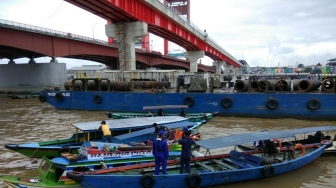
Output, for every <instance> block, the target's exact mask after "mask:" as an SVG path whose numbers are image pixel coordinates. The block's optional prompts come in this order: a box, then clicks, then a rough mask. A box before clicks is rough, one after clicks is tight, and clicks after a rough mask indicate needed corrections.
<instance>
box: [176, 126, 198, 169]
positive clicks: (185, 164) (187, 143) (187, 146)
mask: <svg viewBox="0 0 336 188" xmlns="http://www.w3.org/2000/svg"><path fill="white" fill-rule="evenodd" d="M189 136H190V132H189V131H188V130H187V131H183V135H182V139H179V140H176V139H175V141H177V142H178V143H179V144H181V145H182V150H181V157H180V165H181V166H180V174H183V170H184V169H186V171H187V173H188V174H190V157H191V146H192V145H195V146H199V144H196V142H195V141H194V140H192V139H191V138H189Z"/></svg>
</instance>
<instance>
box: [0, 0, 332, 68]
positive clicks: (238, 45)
mask: <svg viewBox="0 0 336 188" xmlns="http://www.w3.org/2000/svg"><path fill="white" fill-rule="evenodd" d="M0 19H4V20H10V21H15V22H20V23H25V24H30V25H35V26H40V27H45V28H50V29H54V30H59V31H64V32H70V33H74V34H78V35H83V36H88V37H94V38H98V39H102V40H107V38H106V36H105V31H104V25H105V24H106V21H105V20H103V19H101V18H99V17H97V16H94V15H93V14H91V13H88V12H86V11H84V10H82V9H80V8H77V7H75V6H73V5H71V4H69V3H67V2H64V1H62V0H1V3H0ZM191 22H193V23H194V24H196V25H197V26H198V27H199V28H200V29H206V31H207V33H208V35H209V37H210V38H211V39H213V40H215V41H216V42H217V43H218V44H219V45H221V46H222V47H223V48H224V49H225V50H226V51H227V52H229V53H230V54H231V55H233V56H234V57H235V58H236V59H238V60H240V59H244V60H246V61H247V62H248V63H249V65H250V66H267V67H271V66H272V67H275V66H278V65H280V66H288V65H292V66H295V65H296V64H297V63H299V64H304V65H313V64H317V63H321V64H322V65H325V64H326V63H327V62H328V61H327V60H328V59H331V58H336V32H335V30H336V29H335V27H336V25H335V23H336V3H335V1H334V0H323V1H322V0H320V1H318V0H253V1H251V0H207V1H204V0H191ZM151 39H152V40H153V43H152V46H153V49H154V50H155V51H163V50H162V48H163V47H162V46H163V45H162V40H160V39H158V38H156V37H152V38H151ZM171 46H173V45H171ZM171 48H174V49H175V48H176V47H171ZM170 50H173V49H170ZM57 59H58V61H59V62H66V63H67V68H71V67H73V66H78V65H82V64H93V63H91V62H87V61H79V60H76V61H74V60H67V59H64V58H57ZM27 61H28V60H27V59H24V60H16V62H17V63H20V62H25V63H26V62H27ZM36 61H37V62H49V61H50V58H48V57H47V58H39V59H37V60H36ZM211 61H212V60H210V59H209V58H204V59H203V60H202V63H203V62H204V63H206V64H211ZM7 62H8V60H7V59H5V60H1V61H0V64H6V63H7Z"/></svg>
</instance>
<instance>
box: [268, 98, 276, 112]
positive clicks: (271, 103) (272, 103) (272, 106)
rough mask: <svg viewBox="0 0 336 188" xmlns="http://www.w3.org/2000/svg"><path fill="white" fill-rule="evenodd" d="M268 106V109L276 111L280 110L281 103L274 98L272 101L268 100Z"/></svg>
mask: <svg viewBox="0 0 336 188" xmlns="http://www.w3.org/2000/svg"><path fill="white" fill-rule="evenodd" d="M266 106H267V108H268V109H270V110H274V109H276V108H278V106H279V102H278V101H277V100H276V99H274V98H270V99H268V100H267V102H266Z"/></svg>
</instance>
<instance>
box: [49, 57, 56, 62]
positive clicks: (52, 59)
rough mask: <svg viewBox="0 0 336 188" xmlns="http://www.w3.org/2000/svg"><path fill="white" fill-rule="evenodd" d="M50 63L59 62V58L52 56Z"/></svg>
mask: <svg viewBox="0 0 336 188" xmlns="http://www.w3.org/2000/svg"><path fill="white" fill-rule="evenodd" d="M50 63H58V61H57V59H56V58H54V57H52V58H51V60H50Z"/></svg>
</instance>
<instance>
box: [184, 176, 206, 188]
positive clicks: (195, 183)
mask: <svg viewBox="0 0 336 188" xmlns="http://www.w3.org/2000/svg"><path fill="white" fill-rule="evenodd" d="M186 183H187V185H188V187H191V188H196V187H199V186H200V185H201V183H202V177H201V176H200V175H199V174H190V175H188V176H187V177H186Z"/></svg>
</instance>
